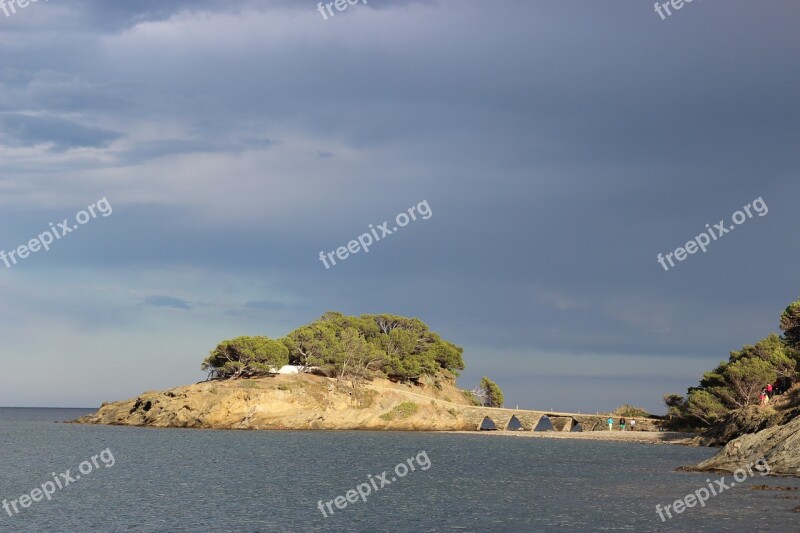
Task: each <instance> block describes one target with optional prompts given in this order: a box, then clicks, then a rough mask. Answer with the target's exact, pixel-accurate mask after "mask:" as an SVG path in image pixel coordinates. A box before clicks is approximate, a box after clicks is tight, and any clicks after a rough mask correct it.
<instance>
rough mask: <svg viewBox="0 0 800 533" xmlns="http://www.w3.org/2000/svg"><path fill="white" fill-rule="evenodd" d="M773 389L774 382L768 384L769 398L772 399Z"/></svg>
mask: <svg viewBox="0 0 800 533" xmlns="http://www.w3.org/2000/svg"><path fill="white" fill-rule="evenodd" d="M772 395H773V390H772V383H770V384H768V385H767V398H769V399H770V400H772Z"/></svg>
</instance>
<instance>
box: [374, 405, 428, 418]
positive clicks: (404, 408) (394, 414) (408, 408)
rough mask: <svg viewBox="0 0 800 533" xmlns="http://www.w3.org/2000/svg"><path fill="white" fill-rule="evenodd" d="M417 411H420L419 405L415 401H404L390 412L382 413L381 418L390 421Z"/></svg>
mask: <svg viewBox="0 0 800 533" xmlns="http://www.w3.org/2000/svg"><path fill="white" fill-rule="evenodd" d="M417 411H419V405H417V404H415V403H414V402H403V403H401V404H399V405H396V406H395V407H394V409H392V410H391V411H389V412H388V413H384V414H382V415H381V418H382V419H384V420H386V421H387V422H389V421H390V420H394V419H395V418H400V419H402V418H408V417H409V416H411V415H413V414H414V413H416V412H417Z"/></svg>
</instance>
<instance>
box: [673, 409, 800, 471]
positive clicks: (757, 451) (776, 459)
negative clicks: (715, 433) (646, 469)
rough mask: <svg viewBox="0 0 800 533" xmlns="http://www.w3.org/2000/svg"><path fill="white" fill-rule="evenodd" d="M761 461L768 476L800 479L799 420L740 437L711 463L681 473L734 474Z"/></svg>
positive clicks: (688, 468) (723, 449) (712, 459)
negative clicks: (766, 469) (713, 472)
mask: <svg viewBox="0 0 800 533" xmlns="http://www.w3.org/2000/svg"><path fill="white" fill-rule="evenodd" d="M762 457H763V458H764V459H765V460H766V463H767V464H768V465H769V469H770V473H771V474H776V475H790V476H800V417H796V418H794V419H793V420H791V421H789V422H788V423H786V424H781V425H778V426H773V427H769V428H767V429H764V430H761V431H759V432H758V433H753V434H747V435H742V436H741V437H738V438H736V439H734V440H732V441H730V442H729V443H728V444H726V445H725V447H724V448H722V450H720V452H719V453H718V454H717V455H715V456H714V457H712V458H711V459H708V460H706V461H703V462H702V463H699V464H697V465H694V466H689V467H685V468H684V469H685V470H690V471H718V470H719V471H725V472H733V471H735V470H736V469H737V468H742V467H744V466H745V465H746V464H748V463H754V462H756V461H757V460H758V459H759V458H762Z"/></svg>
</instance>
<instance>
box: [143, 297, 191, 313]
mask: <svg viewBox="0 0 800 533" xmlns="http://www.w3.org/2000/svg"><path fill="white" fill-rule="evenodd" d="M142 303H143V305H148V306H151V307H169V308H170V309H185V310H187V311H188V310H189V309H191V308H192V306H191V305H190V304H189V303H188V302H186V301H185V300H181V299H180V298H173V297H172V296H158V295H153V296H147V297H146V298H144V300H143V301H142Z"/></svg>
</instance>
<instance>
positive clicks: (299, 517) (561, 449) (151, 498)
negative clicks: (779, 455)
mask: <svg viewBox="0 0 800 533" xmlns="http://www.w3.org/2000/svg"><path fill="white" fill-rule="evenodd" d="M90 411H91V410H90V409H18V408H0V499H2V500H3V502H2V505H3V508H1V509H0V531H2V532H17V531H19V532H93V531H98V532H118V531H119V532H123V531H124V532H133V531H136V532H138V531H142V532H173V531H174V532H183V531H185V532H228V531H229V532H247V533H256V532H268V531H279V532H293V531H298V532H314V531H364V532H383V531H389V532H391V531H400V532H426V531H430V532H440V531H441V532H463V531H508V532H535V531H635V532H642V531H691V532H698V531H747V532H758V531H764V532H775V531H781V532H784V531H800V513H796V512H793V511H792V509H794V508H795V507H798V506H800V491H798V490H797V489H798V487H800V481H798V480H797V479H793V478H775V477H762V476H761V475H759V474H758V472H757V471H754V474H753V476H750V475H749V474H748V477H747V479H745V480H743V481H741V482H736V483H735V485H733V483H731V482H733V481H734V480H733V478H732V477H731V476H730V475H725V479H724V480H723V481H722V483H723V484H724V485H726V486H727V488H724V489H722V492H719V493H717V494H716V495H710V496H709V497H708V498H707V499H706V500H705V501H703V505H702V506H700V505H699V504H698V503H697V502H695V505H694V506H692V507H685V508H683V509H682V512H681V513H676V512H674V510H673V511H672V513H671V518H668V517H667V516H666V514H664V513H663V512H662V514H663V515H664V519H663V520H662V519H661V518H660V517H659V515H658V514H657V512H656V505H661V507H662V508H663V507H664V506H666V505H669V504H673V505H674V502H675V501H676V500H679V499H682V500H684V501H686V502H687V503H688V502H689V501H688V500H685V497H686V496H687V495H689V494H697V492H696V491H698V490H699V489H703V488H708V486H709V485H712V486H714V487H717V488H716V489H715V490H719V485H717V484H716V483H715V480H719V479H720V477H721V476H720V474H708V473H686V472H677V471H676V468H678V467H679V466H681V465H686V464H690V463H696V462H698V461H701V460H703V459H706V458H708V457H710V456H711V455H712V454H714V452H715V450H712V449H708V448H690V447H684V446H676V445H652V444H635V443H618V442H602V441H581V440H567V439H533V438H514V437H507V436H502V435H495V434H492V435H487V434H475V435H469V434H445V433H428V432H375V431H222V430H219V431H216V430H190V429H155V428H136V427H115V426H113V427H112V426H109V427H106V426H84V425H77V424H67V423H64V422H65V421H69V420H73V419H75V418H77V417H78V416H81V415H83V414H86V413H89V412H90ZM761 485H767V486H769V487H772V488H781V487H783V488H786V487H788V488H790V489H793V490H756V489H754V488H753V487H755V486H761ZM709 492H710V491H709ZM700 494H701V495H703V493H702V491H701V493H700ZM12 501H14V503H15V505H16V511H15V508H14V506H13V505H11V502H12ZM23 503H26V504H27V505H25V506H23V505H22V504H23ZM6 507H7V509H6Z"/></svg>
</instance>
